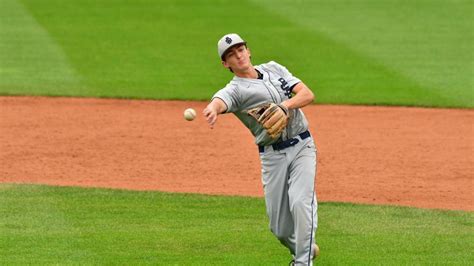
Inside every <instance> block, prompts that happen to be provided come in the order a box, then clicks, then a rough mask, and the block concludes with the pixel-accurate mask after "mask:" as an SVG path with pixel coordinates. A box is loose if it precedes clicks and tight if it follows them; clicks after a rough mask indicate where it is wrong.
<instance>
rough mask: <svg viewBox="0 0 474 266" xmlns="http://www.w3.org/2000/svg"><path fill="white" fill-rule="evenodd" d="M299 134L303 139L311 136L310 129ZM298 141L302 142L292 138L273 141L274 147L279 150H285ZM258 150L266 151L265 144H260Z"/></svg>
mask: <svg viewBox="0 0 474 266" xmlns="http://www.w3.org/2000/svg"><path fill="white" fill-rule="evenodd" d="M298 136H300V138H301V139H302V140H303V139H306V138H309V137H310V136H311V134H309V131H308V130H306V131H305V132H303V133H300V134H298ZM298 142H300V140H299V139H297V138H291V139H287V140H285V141H280V142H277V143H273V144H272V147H273V150H275V151H279V150H283V149H286V148H288V147H291V146H295V145H296V144H297V143H298ZM258 151H259V152H265V146H260V145H259V146H258Z"/></svg>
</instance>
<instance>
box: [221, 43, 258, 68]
mask: <svg viewBox="0 0 474 266" xmlns="http://www.w3.org/2000/svg"><path fill="white" fill-rule="evenodd" d="M224 59H225V61H222V64H223V65H224V67H226V68H229V67H230V68H231V69H232V70H233V71H234V72H236V71H238V72H241V71H246V70H247V69H248V68H249V67H251V66H252V65H251V63H250V50H249V49H248V48H247V47H246V46H245V45H243V44H242V45H239V46H235V47H232V48H230V50H229V51H228V52H227V54H226V55H225V58H224Z"/></svg>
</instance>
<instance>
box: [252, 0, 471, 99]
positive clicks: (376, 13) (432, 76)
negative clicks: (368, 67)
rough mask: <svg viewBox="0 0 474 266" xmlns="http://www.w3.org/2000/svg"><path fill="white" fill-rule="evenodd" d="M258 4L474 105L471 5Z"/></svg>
mask: <svg viewBox="0 0 474 266" xmlns="http://www.w3.org/2000/svg"><path fill="white" fill-rule="evenodd" d="M254 2H256V3H259V4H260V6H261V7H263V8H265V9H266V10H269V11H271V12H274V13H276V14H279V15H281V16H284V17H285V18H288V19H289V20H291V21H292V22H294V23H296V24H297V25H299V26H300V27H303V28H306V29H308V30H310V31H312V32H316V33H317V34H318V35H321V34H322V35H324V36H326V37H327V38H329V39H332V40H334V41H335V42H338V43H341V44H343V45H344V46H346V47H348V48H349V49H351V50H353V51H355V52H357V53H358V54H360V55H361V56H363V57H366V58H367V60H368V61H374V62H378V64H380V65H383V66H384V67H385V68H386V69H389V70H391V71H392V72H395V73H398V74H399V75H400V76H402V77H405V79H408V80H412V81H413V82H414V83H417V84H420V87H422V88H426V89H430V90H436V91H437V93H439V94H441V95H444V96H445V97H448V98H450V100H452V101H458V102H460V103H463V104H467V105H470V106H472V105H473V101H474V91H473V89H474V75H473V73H474V53H473V51H472V47H474V31H473V30H472V25H473V24H474V16H473V13H472V10H473V8H474V2H472V1H465V0H461V1H445V0H433V1H408V0H385V1H372V0H351V1H328V0H318V1H305V2H299V3H298V4H295V3H294V2H293V1H284V0H283V1H280V3H279V4H277V5H275V4H273V3H274V1H269V0H267V1H254ZM315 49H317V46H315ZM341 70H342V69H341ZM333 71H334V70H333ZM353 71H356V72H359V70H358V69H354V70H353ZM361 72H362V71H361ZM368 73H370V72H368ZM380 84H383V83H380Z"/></svg>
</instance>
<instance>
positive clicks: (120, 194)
mask: <svg viewBox="0 0 474 266" xmlns="http://www.w3.org/2000/svg"><path fill="white" fill-rule="evenodd" d="M0 203H1V204H0V215H1V216H0V217H2V218H0V232H1V234H0V262H1V264H3V265H12V264H15V265H16V264H30V263H33V264H41V265H43V264H81V265H84V264H87V265H90V264H96V265H97V264H99V265H103V264H109V265H110V264H114V265H131V264H159V265H168V264H171V265H286V263H288V261H289V260H290V256H289V254H288V253H287V251H286V250H285V249H284V248H283V247H282V246H281V245H280V244H279V243H278V241H277V240H276V239H274V238H273V236H272V234H271V233H270V231H269V229H268V225H267V223H268V221H267V218H266V216H265V203H264V200H263V199H260V198H245V197H222V196H204V195H190V194H169V193H161V192H135V191H123V190H106V189H83V188H67V187H48V186H37V185H11V184H0ZM319 216H320V222H319V225H320V229H319V231H318V234H319V236H318V242H319V244H320V245H321V249H322V250H321V252H322V253H321V256H320V257H319V258H318V264H321V265H408V264H425V265H426V264H429V265H447V264H451V265H470V264H471V263H472V261H473V260H474V255H473V253H472V252H469V251H472V249H473V243H474V232H473V218H474V216H473V214H472V213H469V212H461V211H440V210H421V209H414V208H404V207H387V206H364V205H352V204H342V203H321V204H320V206H319Z"/></svg>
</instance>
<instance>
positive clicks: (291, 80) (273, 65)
mask: <svg viewBox="0 0 474 266" xmlns="http://www.w3.org/2000/svg"><path fill="white" fill-rule="evenodd" d="M267 67H268V68H270V69H271V70H273V71H275V72H276V73H278V74H280V76H281V77H282V78H284V79H285V80H286V82H288V86H289V87H290V88H293V87H294V86H295V85H296V84H298V83H300V82H301V80H300V79H299V78H297V77H295V76H293V74H291V73H290V71H288V69H286V67H284V66H282V65H280V64H278V63H277V62H275V61H270V62H268V63H267Z"/></svg>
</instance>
